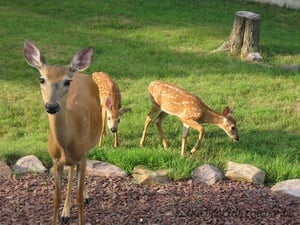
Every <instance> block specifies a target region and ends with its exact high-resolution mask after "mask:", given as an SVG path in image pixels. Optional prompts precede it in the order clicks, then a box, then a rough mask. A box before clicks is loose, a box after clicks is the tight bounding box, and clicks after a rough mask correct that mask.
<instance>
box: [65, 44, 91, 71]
mask: <svg viewBox="0 0 300 225" xmlns="http://www.w3.org/2000/svg"><path fill="white" fill-rule="evenodd" d="M92 58H93V48H92V47H88V48H85V49H83V50H81V51H80V52H77V53H76V54H75V55H74V57H73V59H72V61H71V64H70V70H71V71H72V72H76V71H84V70H86V69H87V68H88V67H89V66H90V65H91V62H92Z"/></svg>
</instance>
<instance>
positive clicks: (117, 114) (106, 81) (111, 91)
mask: <svg viewBox="0 0 300 225" xmlns="http://www.w3.org/2000/svg"><path fill="white" fill-rule="evenodd" d="M92 78H93V80H94V81H95V83H96V84H97V86H98V88H99V95H100V101H101V108H102V127H101V134H100V141H99V146H101V145H102V144H103V137H104V135H105V129H106V126H105V120H106V117H107V126H108V128H109V130H110V131H111V132H112V133H114V147H115V148H117V147H119V135H118V125H119V123H120V118H121V116H122V115H123V114H124V113H126V112H129V111H131V109H130V108H124V109H121V107H122V104H121V93H120V89H119V86H118V84H117V83H116V82H114V81H113V79H112V78H111V77H110V76H109V75H108V74H107V73H103V72H95V73H93V75H92Z"/></svg>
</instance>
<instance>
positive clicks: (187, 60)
mask: <svg viewBox="0 0 300 225" xmlns="http://www.w3.org/2000/svg"><path fill="white" fill-rule="evenodd" d="M0 3H1V4H0V17H1V20H0V32H1V34H2V35H0V50H1V54H0V90H1V92H0V115H1V116H0V160H5V161H7V162H8V163H9V164H10V165H12V164H13V163H14V162H15V161H16V160H17V159H18V158H19V157H21V156H23V155H28V154H34V155H36V156H38V157H39V158H40V159H41V160H42V161H43V162H44V164H45V165H46V166H48V167H49V166H50V165H51V159H50V157H49V155H48V152H47V133H48V122H47V116H46V115H45V112H44V110H43V104H42V100H41V95H40V90H39V82H38V72H37V71H35V70H34V69H32V68H30V67H29V66H28V65H27V64H26V62H25V61H24V57H23V52H22V51H23V41H24V39H25V38H26V39H29V40H31V41H32V42H34V43H35V44H36V45H37V46H38V47H39V48H40V50H41V51H42V53H43V54H44V55H45V56H46V59H47V60H48V62H49V63H51V64H64V65H66V64H68V63H69V62H70V60H71V59H72V56H73V55H74V53H75V52H77V51H79V50H80V49H82V48H84V47H86V46H93V47H94V50H95V55H94V59H93V63H92V65H91V67H90V68H89V69H88V70H87V71H86V72H87V73H88V74H91V73H92V72H94V71H105V72H108V73H109V74H110V75H111V76H112V77H113V78H114V79H115V80H116V81H117V82H118V84H119V86H120V89H121V91H122V95H123V105H124V106H130V107H131V108H132V110H133V111H132V112H131V113H128V114H125V115H124V118H122V119H121V124H120V128H119V129H120V138H121V147H120V149H117V150H116V149H113V148H112V142H113V139H112V135H110V134H108V137H106V138H105V139H104V146H103V148H101V149H99V148H95V149H93V150H92V151H91V153H90V155H89V157H90V158H94V159H99V160H105V161H109V162H111V163H114V164H116V165H118V166H120V167H121V168H123V169H125V170H126V171H127V172H129V173H131V172H132V169H133V167H134V166H135V165H138V164H143V165H145V166H148V167H150V168H153V169H161V168H168V169H170V168H172V169H173V172H172V176H173V178H174V179H186V178H188V177H189V175H190V172H191V171H192V170H193V169H194V168H195V167H197V166H199V165H202V164H204V163H210V164H212V165H215V166H217V167H219V168H221V169H224V168H225V166H226V162H227V161H229V160H231V161H235V162H240V163H250V164H253V165H255V166H258V167H260V168H262V169H263V170H265V171H266V172H267V182H268V183H270V184H272V183H274V182H277V181H280V180H285V179H292V178H298V177H299V175H300V165H299V160H300V153H299V151H300V141H299V136H300V122H299V121H300V95H299V93H300V76H299V72H291V71H290V72H289V71H284V70H281V69H280V65H281V64H286V63H288V64H299V62H300V30H299V27H300V12H299V11H295V10H287V9H281V8H277V7H274V6H270V5H263V4H256V3H253V2H251V1H249V2H246V1H221V0H220V1H195V0H188V1H181V0H180V1H179V0H178V1H176V0H175V1H174V0H164V1H152V0H151V1H133V0H131V1H130V0H128V1H125V0H121V1H115V0H108V1H92V0H90V1H70V0H66V1H63V2H61V1H46V2H45V1H25V2H24V1H3V0H0ZM239 10H249V11H253V12H256V13H258V14H260V15H261V16H262V23H261V35H260V53H261V54H262V56H263V58H264V64H263V65H260V64H256V63H249V62H244V61H241V60H239V59H237V58H233V57H230V56H227V55H225V54H224V53H218V54H210V51H211V50H213V49H216V48H217V47H219V46H220V45H221V44H222V43H223V42H224V41H226V40H227V38H228V37H229V34H230V32H231V27H232V24H233V19H234V16H235V12H236V11H239ZM154 79H163V80H166V81H170V82H173V83H175V84H177V85H180V86H182V87H183V88H185V89H187V90H189V91H191V92H192V93H195V94H197V95H198V96H200V97H201V98H202V99H203V100H204V101H205V102H206V103H207V104H208V105H209V106H211V107H212V108H214V109H216V110H217V111H220V112H221V111H222V110H223V108H224V106H226V105H230V104H234V113H233V116H234V117H235V119H236V120H237V122H238V127H239V133H240V142H238V143H233V142H231V141H230V140H229V138H228V137H227V136H226V135H225V134H224V132H223V131H222V130H220V129H219V128H217V127H214V126H212V125H205V129H206V133H205V136H204V138H203V142H202V145H201V149H199V151H198V152H197V154H195V155H193V156H190V157H187V158H181V157H180V147H181V133H182V125H181V124H180V123H179V122H178V120H177V119H176V118H174V117H169V118H168V119H167V120H166V121H165V123H164V129H165V131H166V135H167V138H168V142H169V145H170V149H169V150H168V151H165V150H163V148H162V146H161V141H160V139H159V136H158V134H157V131H156V130H155V126H154V125H153V124H151V126H150V128H149V132H148V137H147V140H146V143H145V145H146V146H145V147H144V148H141V147H139V141H140V138H141V132H142V130H143V124H144V120H145V117H146V115H147V113H148V111H149V109H150V102H149V99H148V93H147V86H148V84H149V83H150V82H151V81H152V80H154ZM196 136H197V133H196V132H195V131H193V130H191V131H190V136H189V139H188V146H187V147H188V149H187V150H189V149H191V148H192V146H193V144H194V142H195V140H196Z"/></svg>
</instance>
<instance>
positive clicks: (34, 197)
mask: <svg viewBox="0 0 300 225" xmlns="http://www.w3.org/2000/svg"><path fill="white" fill-rule="evenodd" d="M86 184H87V190H88V192H89V196H90V197H91V198H92V200H91V202H90V203H89V204H88V205H85V207H84V211H85V223H86V224H87V225H91V224H92V225H94V224H101V225H113V224H116V225H118V224H120V225H126V224H128V225H138V224H151V225H171V224H172V225H173V224H175V225H177V224H178V225H184V224H188V225H205V224H216V225H218V224H224V225H225V224H226V225H230V224H234V225H235V224H236V225H247V224H251V225H259V224H268V225H273V224H274V225H288V224H291V225H296V224H300V199H296V198H293V197H290V196H282V197H277V196H274V195H272V194H271V192H270V190H269V188H266V187H264V186H256V185H251V184H248V183H240V182H232V181H223V182H222V183H218V184H215V185H213V186H208V185H205V184H203V183H195V182H193V181H192V180H189V181H181V182H172V183H170V184H167V185H152V186H151V185H137V184H133V183H132V178H131V177H126V178H114V179H110V178H101V177H95V176H89V177H87V178H86ZM73 187H74V188H73V195H72V202H73V207H72V209H71V218H70V221H69V222H68V224H69V225H71V224H78V218H77V215H78V208H77V205H76V194H75V190H74V189H75V182H74V186H73ZM64 188H65V185H64ZM63 193H65V192H63ZM52 201H53V183H52V178H51V175H50V174H48V173H44V174H25V175H22V176H20V177H12V178H9V179H3V178H0V225H11V224H13V225H21V224H22V225H25V224H28V225H33V224H39V225H42V224H50V222H51V217H52V210H53V202H52ZM62 206H63V204H61V208H60V211H61V210H62Z"/></svg>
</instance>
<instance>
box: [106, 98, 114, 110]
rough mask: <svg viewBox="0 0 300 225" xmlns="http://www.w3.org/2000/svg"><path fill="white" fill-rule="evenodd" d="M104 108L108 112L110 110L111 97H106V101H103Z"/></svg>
mask: <svg viewBox="0 0 300 225" xmlns="http://www.w3.org/2000/svg"><path fill="white" fill-rule="evenodd" d="M105 106H106V108H108V109H109V110H111V109H112V100H111V97H110V96H108V97H107V98H106V99H105Z"/></svg>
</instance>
